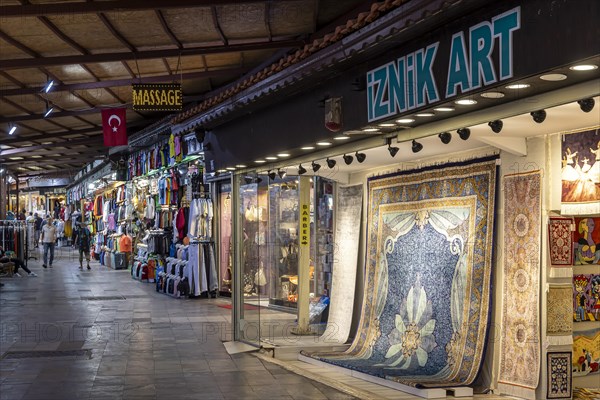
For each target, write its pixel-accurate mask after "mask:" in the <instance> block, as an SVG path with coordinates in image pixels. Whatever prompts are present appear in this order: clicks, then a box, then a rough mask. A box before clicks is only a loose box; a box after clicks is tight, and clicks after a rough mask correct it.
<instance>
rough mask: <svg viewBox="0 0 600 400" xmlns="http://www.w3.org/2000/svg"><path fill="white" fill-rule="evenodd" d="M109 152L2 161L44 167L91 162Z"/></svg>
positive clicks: (9, 163) (3, 162) (7, 163)
mask: <svg viewBox="0 0 600 400" xmlns="http://www.w3.org/2000/svg"><path fill="white" fill-rule="evenodd" d="M106 156H107V154H106V153H96V154H91V153H90V154H82V155H79V154H77V155H74V156H69V155H63V156H60V157H59V156H52V157H48V156H45V157H44V158H29V159H28V158H27V157H25V158H24V159H23V160H8V161H2V165H11V164H19V165H20V166H24V167H27V166H39V167H43V166H44V164H49V165H62V164H74V163H78V162H85V163H89V162H91V161H93V160H94V159H96V157H97V159H100V158H103V157H106Z"/></svg>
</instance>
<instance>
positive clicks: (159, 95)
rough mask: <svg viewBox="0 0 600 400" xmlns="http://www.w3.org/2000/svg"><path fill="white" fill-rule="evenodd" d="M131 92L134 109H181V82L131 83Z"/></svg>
mask: <svg viewBox="0 0 600 400" xmlns="http://www.w3.org/2000/svg"><path fill="white" fill-rule="evenodd" d="M132 92H133V93H132V94H133V109H134V110H135V111H181V110H182V109H183V94H182V92H181V84H178V83H155V84H139V85H132Z"/></svg>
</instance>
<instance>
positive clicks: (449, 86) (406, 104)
mask: <svg viewBox="0 0 600 400" xmlns="http://www.w3.org/2000/svg"><path fill="white" fill-rule="evenodd" d="M520 28H521V7H520V6H519V7H515V8H513V9H511V10H509V11H507V12H504V13H502V14H499V15H497V16H495V17H493V18H492V19H491V20H489V21H483V22H480V23H478V24H476V25H473V26H471V27H470V28H469V29H468V31H460V32H456V33H455V34H453V35H452V37H451V39H450V41H449V43H447V44H446V43H442V45H444V46H445V45H448V46H449V47H450V50H449V53H448V55H447V59H438V58H437V56H438V53H439V52H438V50H439V48H440V43H441V42H440V41H438V42H435V43H432V44H430V45H428V46H426V47H423V48H420V49H418V50H416V51H414V52H411V53H409V54H405V55H403V56H402V57H399V58H398V59H396V60H394V61H391V62H389V63H387V64H385V65H382V66H379V67H377V68H375V69H373V70H371V71H369V72H368V73H367V107H368V120H369V122H371V121H375V120H378V119H381V118H385V117H389V116H392V115H396V114H401V113H403V112H405V111H408V110H412V109H416V108H420V107H424V106H427V105H430V104H434V103H437V102H440V101H443V100H446V99H449V98H452V97H455V96H457V95H459V94H464V93H468V92H471V91H473V90H476V89H478V88H481V87H484V86H489V85H493V84H495V83H497V82H500V81H503V80H506V79H509V78H512V77H513V33H514V32H515V31H516V30H518V29H520ZM495 54H497V56H496V58H497V59H495V57H494V55H495ZM440 63H444V64H445V65H447V67H446V71H447V74H445V75H446V76H445V79H444V76H443V75H441V74H439V73H438V74H434V70H437V71H440V69H439V66H438V67H436V65H438V64H440ZM436 78H437V79H436Z"/></svg>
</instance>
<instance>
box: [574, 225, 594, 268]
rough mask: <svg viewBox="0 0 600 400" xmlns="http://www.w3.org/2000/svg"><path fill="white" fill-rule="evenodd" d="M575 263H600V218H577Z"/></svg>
mask: <svg viewBox="0 0 600 400" xmlns="http://www.w3.org/2000/svg"><path fill="white" fill-rule="evenodd" d="M573 236H574V237H573V247H574V251H573V253H574V255H575V265H600V218H593V217H588V218H575V232H574V233H573Z"/></svg>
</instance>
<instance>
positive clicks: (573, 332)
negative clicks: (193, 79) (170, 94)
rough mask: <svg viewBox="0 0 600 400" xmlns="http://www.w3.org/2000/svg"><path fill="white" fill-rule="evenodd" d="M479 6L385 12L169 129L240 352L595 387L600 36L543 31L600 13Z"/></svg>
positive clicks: (484, 382) (546, 392)
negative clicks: (200, 193)
mask: <svg viewBox="0 0 600 400" xmlns="http://www.w3.org/2000/svg"><path fill="white" fill-rule="evenodd" d="M409 4H410V3H409ZM491 4H492V3H486V2H482V3H481V4H479V5H477V6H474V5H472V4H471V5H465V4H460V3H459V2H451V4H446V5H445V6H441V5H438V8H435V5H433V4H432V3H428V4H427V5H424V7H434V8H433V9H431V10H430V11H431V13H430V15H429V17H425V16H423V13H422V11H423V10H422V9H418V8H417V7H415V8H408V7H400V8H397V9H392V10H389V11H388V12H386V13H385V14H383V15H381V16H378V18H376V19H375V22H372V23H371V24H368V25H366V26H365V27H363V28H362V29H360V30H358V31H356V32H354V33H352V34H350V35H348V36H347V37H344V38H343V40H340V41H338V42H335V44H334V45H331V46H328V47H324V48H323V50H321V52H322V54H321V53H318V54H320V56H319V57H314V58H308V59H306V60H304V61H301V62H300V63H299V65H297V66H294V67H293V68H291V67H289V68H287V69H284V70H283V71H281V72H279V73H278V74H276V75H274V76H273V77H272V78H271V79H270V81H269V82H268V83H264V84H259V85H257V87H254V88H252V87H251V88H249V89H247V90H246V91H242V92H240V93H238V94H236V96H235V97H234V98H232V99H231V100H226V101H225V104H222V105H220V107H219V110H218V112H217V111H215V112H205V113H202V114H201V115H198V116H195V117H192V118H190V119H188V120H182V121H179V123H178V124H177V125H175V126H174V127H173V129H174V131H182V132H184V131H192V130H194V131H195V132H201V136H203V143H204V148H205V154H204V156H205V163H206V165H205V168H206V172H207V176H212V178H210V179H209V181H212V182H213V189H212V193H213V199H214V200H215V204H216V205H217V207H216V208H217V211H216V215H218V220H219V228H217V232H216V234H217V248H218V250H217V253H218V254H219V257H218V262H217V264H218V266H219V267H218V268H219V282H220V285H221V286H220V290H221V291H230V292H231V296H232V304H233V314H232V315H233V322H234V336H235V338H236V340H241V341H244V342H247V343H250V344H253V345H256V346H268V345H271V346H275V347H281V346H285V345H294V346H299V347H302V346H306V353H303V356H304V357H305V359H306V360H307V361H310V362H324V363H325V364H330V365H331V364H333V365H336V366H341V367H345V368H349V369H352V370H358V371H360V372H362V373H365V374H368V375H372V376H374V377H377V378H383V379H386V380H388V381H393V382H395V383H397V384H398V385H399V386H398V387H400V388H402V387H404V388H411V387H412V388H414V387H419V390H424V391H428V392H422V394H425V393H428V394H432V395H435V393H438V392H436V390H439V389H440V387H443V388H446V387H471V386H473V385H475V384H477V385H479V386H484V387H487V388H490V389H492V390H494V391H495V392H497V393H503V394H510V395H514V396H518V397H522V398H532V399H533V398H561V397H560V396H566V397H567V398H568V397H570V396H571V393H572V388H573V387H575V388H579V387H594V382H595V381H596V380H597V378H598V373H599V372H598V368H597V365H598V361H599V360H600V349H599V348H598V341H599V340H600V336H598V328H597V320H596V317H595V315H596V314H594V311H593V310H594V307H595V305H597V304H598V300H597V294H594V293H596V292H597V291H596V292H594V290H596V289H593V287H594V286H593V284H592V281H593V282H596V281H597V280H598V279H599V278H598V253H597V252H594V250H592V249H591V248H590V246H595V243H596V242H598V238H597V235H598V233H597V232H596V231H595V229H597V228H595V226H596V225H597V224H596V225H594V223H593V222H594V221H597V216H598V214H599V213H600V210H598V209H597V205H598V203H599V200H600V187H599V185H600V182H599V180H598V177H597V176H596V175H595V174H597V169H598V168H600V167H599V166H600V158H599V157H600V156H599V155H598V142H599V141H600V136H599V135H600V134H599V133H598V129H599V128H600V118H599V115H600V114H598V104H597V103H598V96H599V95H600V80H599V79H600V75H599V69H598V66H599V65H600V54H598V50H597V47H594V46H591V45H590V43H595V42H597V39H596V38H597V37H598V36H599V34H600V32H599V31H598V28H597V27H593V26H592V25H593V24H591V23H589V24H587V23H581V24H577V25H576V26H570V28H569V29H564V30H563V29H556V27H557V26H562V25H564V24H565V21H575V20H577V21H588V22H590V16H591V15H597V14H598V12H599V10H598V5H597V4H594V3H593V2H579V3H575V2H568V1H567V2H562V3H560V4H558V3H556V2H554V3H548V2H543V1H532V2H518V1H509V2H503V3H502V4H501V5H498V4H494V5H491ZM411 19H412V21H413V22H414V21H418V23H413V24H407V21H408V20H411ZM359 49H360V50H359ZM275 89H276V90H275ZM251 99H252V100H251ZM235 104H237V105H238V106H240V105H241V107H235ZM340 105H341V113H340V109H336V108H335V107H339V106H340ZM244 107H246V108H244ZM240 109H242V110H251V111H252V112H251V113H247V112H245V111H239V110H240ZM336 124H337V125H341V127H340V129H339V130H338V131H337V132H333V131H335V130H336V129H337V128H338V127H336ZM326 125H327V126H326ZM328 128H329V129H328ZM332 130H333V131H332ZM565 143H566V144H567V145H565ZM575 149H577V150H575ZM575 152H578V154H579V157H577V156H576V155H573V154H574V153H575ZM576 157H577V159H576ZM333 161H335V162H333ZM224 176H225V177H227V179H226V180H224ZM484 176H485V178H484ZM577 182H579V183H580V184H581V185H583V186H584V187H585V188H586V190H583V192H586V193H583V194H582V193H580V192H578V194H577V195H575V194H574V192H577V189H573V187H574V186H577V185H578V183H577ZM459 189H460V190H459ZM461 190H462V191H461ZM569 193H571V194H572V195H573V196H575V197H573V196H570V195H569ZM595 207H596V208H595ZM466 210H467V211H466ZM467 215H468V216H469V217H467ZM561 218H562V219H561ZM561 221H562V222H561ZM229 222H231V225H230V226H231V230H229ZM561 223H562V224H563V225H564V226H566V225H568V228H566V229H568V232H575V233H576V237H575V239H574V237H573V236H572V235H571V234H564V233H563V237H561V238H560V239H561V240H558V241H557V235H559V233H557V232H559V229H558V228H556V226H558V225H560V224H561ZM469 224H471V225H469ZM592 227H593V228H592ZM577 232H579V233H577ZM594 232H595V233H594ZM419 235H421V236H419ZM577 235H578V236H577ZM582 235H583V236H582ZM586 235H587V236H586ZM594 238H596V239H594ZM428 241H429V242H428ZM563 241H566V242H568V243H567V244H564V243H563ZM399 243H400V244H399ZM430 243H435V245H431V246H428V244H430ZM459 243H460V244H459ZM558 243H560V249H558V248H557V246H558ZM584 247H585V250H583V249H584ZM594 248H595V247H594ZM582 252H586V253H585V256H584V255H583V253H582ZM563 253H567V255H566V256H565V254H563ZM557 254H563V256H565V257H566V258H565V259H564V260H563V261H562V264H561V261H560V260H558V259H557ZM568 254H571V257H570V258H569V256H568ZM573 254H574V255H573ZM577 254H579V255H577ZM558 258H560V257H558ZM436 262H439V265H440V270H437V269H436V268H435V266H433V265H432V264H435V263H436ZM442 265H445V266H446V267H447V271H446V272H444V271H445V270H443V269H442ZM561 265H562V266H561ZM436 280H439V281H436ZM574 282H576V283H575V286H574ZM434 283H435V285H434ZM433 286H436V287H438V289H437V290H433V289H431V288H432V287H433ZM467 288H468V289H467ZM582 299H583V300H582ZM575 303H577V304H578V305H575ZM581 304H583V305H581ZM557 309H561V310H562V312H557V311H556V310H557ZM577 310H579V314H578V311H577ZM573 319H575V321H573ZM306 335H312V336H308V337H309V338H310V340H311V341H312V342H317V343H318V344H319V345H322V346H323V347H327V346H329V347H330V350H331V349H332V348H334V347H339V346H342V347H343V346H344V344H345V343H346V344H347V343H351V344H350V347H349V350H348V351H347V352H345V353H342V352H333V353H319V352H318V351H317V350H323V349H316V350H315V349H313V350H312V351H311V350H310V347H311V346H309V345H306V340H305V338H306V337H307V336H306ZM410 338H412V339H414V340H409V339H410ZM584 343H585V344H584ZM582 346H587V347H588V348H586V349H585V350H584V349H583V347H582ZM590 349H593V350H590ZM436 382H437V383H436ZM440 382H441V383H440ZM402 385H404V386H402ZM444 393H445V391H444Z"/></svg>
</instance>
